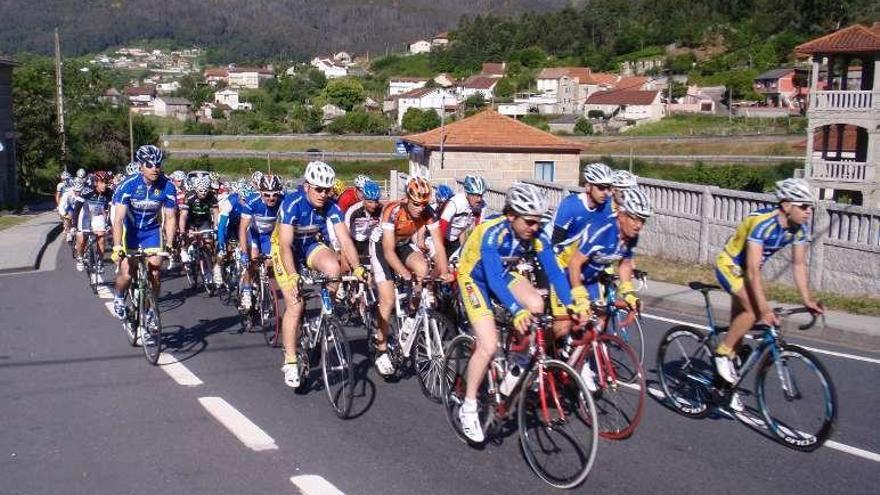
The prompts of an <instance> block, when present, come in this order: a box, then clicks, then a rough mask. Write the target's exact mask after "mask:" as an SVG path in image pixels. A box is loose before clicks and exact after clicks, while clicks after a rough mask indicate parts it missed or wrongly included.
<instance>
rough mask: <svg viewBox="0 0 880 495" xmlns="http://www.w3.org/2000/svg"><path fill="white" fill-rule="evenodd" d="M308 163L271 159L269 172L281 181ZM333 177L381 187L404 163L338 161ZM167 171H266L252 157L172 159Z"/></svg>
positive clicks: (262, 162)
mask: <svg viewBox="0 0 880 495" xmlns="http://www.w3.org/2000/svg"><path fill="white" fill-rule="evenodd" d="M306 163H308V160H272V162H271V168H272V173H274V174H277V175H281V176H282V177H283V178H284V179H285V180H287V179H292V178H298V177H302V174H303V172H304V171H305V167H306ZM332 165H333V169H334V170H335V171H336V176H337V177H339V179H340V180H342V181H344V182H348V181H351V180H352V179H353V178H354V177H355V176H356V175H359V174H364V175H367V176H369V177H372V178H373V179H374V180H375V181H377V182H379V184H384V183H385V181H386V180H387V179H388V177H389V174H390V172H391V171H392V170H406V169H407V168H408V162H407V160H406V159H402V160H381V161H378V160H377V161H371V160H352V161H339V162H335V163H333V164H332ZM165 168H166V169H167V170H177V169H181V170H211V171H216V172H217V173H219V174H221V175H229V176H235V177H239V176H240V177H246V176H250V175H251V173H253V172H254V171H255V170H260V171H261V172H263V173H266V172H268V171H269V166H268V164H267V163H266V161H265V160H260V159H255V158H210V157H200V158H192V159H189V158H174V156H173V155H172V156H170V157H169V158H168V159H167V161H166V166H165Z"/></svg>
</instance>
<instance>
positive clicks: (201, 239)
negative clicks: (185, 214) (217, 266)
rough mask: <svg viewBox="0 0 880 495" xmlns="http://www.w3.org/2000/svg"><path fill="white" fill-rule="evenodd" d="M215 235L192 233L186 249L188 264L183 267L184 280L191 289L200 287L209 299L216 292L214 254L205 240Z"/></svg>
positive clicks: (210, 231)
mask: <svg viewBox="0 0 880 495" xmlns="http://www.w3.org/2000/svg"><path fill="white" fill-rule="evenodd" d="M215 235H216V234H215V233H214V231H213V230H201V231H198V232H192V233H191V237H192V242H191V243H190V245H189V247H188V248H187V253H188V254H189V258H190V260H189V262H188V263H186V264H185V265H184V272H186V279H187V282H189V286H190V288H191V289H195V288H197V287H198V286H199V285H202V286H203V287H204V288H205V292H207V293H208V296H209V297H214V294H215V292H216V290H217V287H216V285H215V284H214V275H213V273H214V272H213V268H214V253H213V249H211V247H210V244H208V243H207V242H206V238H211V239H213V238H214V236H215Z"/></svg>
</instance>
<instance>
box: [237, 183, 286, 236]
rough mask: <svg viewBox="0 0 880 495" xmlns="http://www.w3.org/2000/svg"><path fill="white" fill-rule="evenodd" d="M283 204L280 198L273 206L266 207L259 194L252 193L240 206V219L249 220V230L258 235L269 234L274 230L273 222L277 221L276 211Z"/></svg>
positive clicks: (282, 199) (282, 198)
mask: <svg viewBox="0 0 880 495" xmlns="http://www.w3.org/2000/svg"><path fill="white" fill-rule="evenodd" d="M283 202H284V196H282V197H281V198H280V199H279V200H278V202H277V203H275V206H271V207H270V206H268V205H267V204H266V203H264V202H263V198H262V197H260V193H258V192H252V193H251V194H249V195H248V197H247V198H246V199H245V200H244V203H243V204H242V206H241V218H250V219H251V225H250V229H251V231H253V232H254V233H258V234H271V233H272V231H273V230H275V221H276V220H277V219H278V210H280V209H281V205H282V203H283Z"/></svg>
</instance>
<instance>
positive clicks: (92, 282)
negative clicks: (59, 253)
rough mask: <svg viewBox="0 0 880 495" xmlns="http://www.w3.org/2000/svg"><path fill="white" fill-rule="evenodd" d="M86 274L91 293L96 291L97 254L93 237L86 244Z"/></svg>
mask: <svg viewBox="0 0 880 495" xmlns="http://www.w3.org/2000/svg"><path fill="white" fill-rule="evenodd" d="M85 258H86V259H85V261H86V263H85V264H86V275H87V276H88V277H89V287H91V289H92V293H93V294H97V293H98V254H97V252H96V249H95V241H94V238H91V237H90V238H89V241H88V244H87V245H86V257H85Z"/></svg>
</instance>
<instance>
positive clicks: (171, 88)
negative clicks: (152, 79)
mask: <svg viewBox="0 0 880 495" xmlns="http://www.w3.org/2000/svg"><path fill="white" fill-rule="evenodd" d="M178 89H180V83H179V82H177V81H171V82H164V83H158V84H156V92H157V93H159V94H160V95H170V94H171V93H173V92H175V91H177V90H178Z"/></svg>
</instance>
